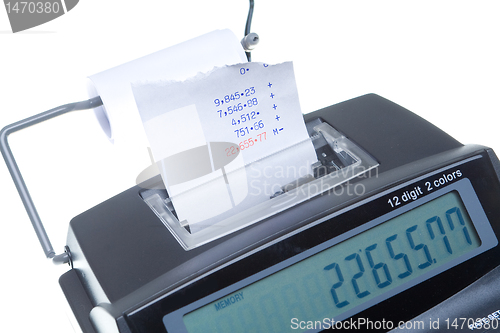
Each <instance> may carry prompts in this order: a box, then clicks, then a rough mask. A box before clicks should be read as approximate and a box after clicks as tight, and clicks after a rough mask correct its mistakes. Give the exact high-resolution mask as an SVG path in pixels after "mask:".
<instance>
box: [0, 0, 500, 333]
mask: <svg viewBox="0 0 500 333" xmlns="http://www.w3.org/2000/svg"><path fill="white" fill-rule="evenodd" d="M247 10H248V2H247V1H245V0H241V1H240V0H238V1H236V0H231V1H229V0H228V1H223V0H212V1H201V0H193V1H188V0H186V1H175V2H174V1H160V0H149V1H135V2H132V1H119V0H106V1H97V0H81V1H80V3H79V4H78V5H77V6H76V7H75V8H74V9H73V10H71V11H70V12H69V13H68V14H66V15H64V16H62V17H60V18H58V19H56V20H54V21H52V22H49V23H46V24H44V25H41V26H38V27H35V28H32V29H30V30H28V31H25V32H21V33H17V34H12V33H11V32H10V25H9V23H8V18H7V15H6V12H5V10H3V9H0V127H3V126H5V125H7V124H10V123H12V122H15V121H17V120H19V119H22V118H25V117H28V116H30V115H33V114H36V113H39V112H42V111H45V110H48V109H51V108H53V107H56V106H59V105H61V104H65V103H70V102H74V101H79V100H84V99H87V93H86V86H85V84H86V81H85V79H86V77H87V76H89V75H92V74H94V73H97V72H100V71H103V70H105V69H108V68H111V67H114V66H116V65H119V64H121V63H124V62H126V61H129V60H132V59H135V58H137V57H140V56H143V55H146V54H149V53H151V52H154V51H157V50H160V49H162V48H165V47H168V46H170V45H174V44H176V43H179V42H182V41H185V40H187V39H190V38H193V37H196V36H198V35H201V34H204V33H206V32H210V31H212V30H215V29H222V28H229V29H231V30H233V32H235V34H236V35H237V36H238V37H239V38H241V37H243V32H244V26H245V21H246V15H247ZM499 15H500V5H499V2H498V1H457V0H454V1H435V0H434V1H422V0H419V1H326V0H324V1H315V0H310V1H290V0H279V1H278V0H276V1H270V0H267V1H263V0H261V1H259V0H256V5H255V13H254V20H253V24H252V30H253V31H255V32H257V33H259V35H260V37H261V43H260V44H259V46H258V48H257V49H256V50H255V51H254V52H253V60H254V61H264V62H267V63H278V62H282V61H287V60H292V61H293V62H294V67H295V73H296V79H297V85H298V90H299V97H300V100H301V105H302V111H303V112H304V113H307V112H311V111H314V110H316V109H319V108H322V107H326V106H328V105H331V104H335V103H338V102H341V101H344V100H347V99H350V98H353V97H357V96H359V95H363V94H366V93H372V92H373V93H377V94H379V95H381V96H383V97H385V98H387V99H390V100H392V101H394V102H396V103H398V104H400V105H402V106H403V107H405V108H407V109H409V110H411V111H413V112H415V113H417V114H418V115H420V116H422V117H423V118H425V119H427V120H429V121H430V122H432V123H434V124H435V125H437V126H438V127H440V128H441V129H443V130H444V131H446V132H448V133H449V134H450V135H452V136H453V137H455V138H456V139H458V140H459V141H460V142H462V143H464V144H465V143H478V144H484V145H487V146H490V147H492V148H494V149H495V150H496V151H498V152H500V138H499V136H498V132H499V130H498V125H499V123H498V119H499V117H498V115H499V111H500V96H499V95H500V94H499V88H500V81H499V80H500V61H499V59H500V46H499V40H500V38H499V33H500V20H499ZM199 51H200V52H203V50H199ZM374 130H376V129H374ZM415 139H416V140H418V138H415ZM395 140H397V138H395ZM11 145H12V148H13V150H14V152H15V155H16V157H17V159H18V161H19V165H20V167H21V170H22V172H23V175H24V176H25V179H26V183H27V185H28V187H29V189H30V191H31V193H32V196H33V199H34V201H35V204H36V206H37V208H39V212H40V216H41V218H42V220H43V221H44V223H45V225H46V228H47V231H48V233H49V235H50V237H51V240H52V243H53V245H54V247H55V249H56V251H57V252H62V249H63V246H64V244H65V237H66V231H67V226H68V222H69V220H70V219H71V218H72V217H73V216H75V215H77V214H79V213H80V212H83V211H85V210H86V209H89V208H91V207H92V206H94V205H95V204H97V203H99V202H101V201H103V200H105V199H106V198H109V197H110V196H112V195H114V194H117V193H119V192H120V191H122V190H124V189H126V188H129V187H131V186H133V185H134V182H135V177H136V176H137V174H138V172H139V171H141V170H142V169H144V168H145V167H147V159H146V160H144V158H143V157H144V156H140V157H139V156H134V154H132V153H131V152H126V151H125V150H123V149H118V148H116V147H114V146H113V145H111V144H110V143H109V142H108V141H107V139H106V138H105V136H104V135H103V134H102V133H101V132H100V128H99V127H98V125H97V122H96V121H95V120H94V118H93V114H92V112H91V111H82V112H79V113H75V114H69V115H65V116H63V117H60V118H58V119H56V120H53V121H51V122H49V123H47V124H43V125H39V126H37V127H36V128H33V129H28V130H25V131H22V132H20V133H17V134H15V135H12V137H11ZM115 148H116V149H115ZM142 155H144V154H142ZM146 156H147V154H146ZM0 250H1V253H2V254H3V256H2V265H1V271H0V295H1V305H0V307H1V308H0V320H1V323H2V324H1V326H2V331H5V332H71V331H72V327H71V325H70V321H69V320H68V319H67V318H66V315H65V312H64V311H65V310H66V309H65V300H64V299H63V297H62V295H61V292H60V291H59V287H58V285H57V278H58V276H59V275H60V274H61V273H62V272H64V270H66V269H67V267H56V266H53V265H52V264H51V263H50V262H49V261H48V260H45V259H44V255H43V253H42V250H41V248H40V245H39V244H38V241H37V239H36V237H35V233H34V231H33V230H32V228H31V225H30V221H29V219H28V217H27V215H26V213H25V211H24V208H23V206H22V204H21V201H20V199H19V197H18V195H17V192H16V189H15V187H14V184H13V182H12V180H11V179H10V176H9V174H8V171H7V168H6V167H5V165H4V164H3V163H0Z"/></svg>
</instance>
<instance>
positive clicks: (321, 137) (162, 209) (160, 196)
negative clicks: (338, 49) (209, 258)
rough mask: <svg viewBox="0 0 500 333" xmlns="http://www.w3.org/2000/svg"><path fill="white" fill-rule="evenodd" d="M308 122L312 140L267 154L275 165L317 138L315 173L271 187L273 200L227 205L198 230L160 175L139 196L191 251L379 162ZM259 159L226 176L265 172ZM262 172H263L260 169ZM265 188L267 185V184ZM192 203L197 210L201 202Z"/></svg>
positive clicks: (325, 128)
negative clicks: (181, 215)
mask: <svg viewBox="0 0 500 333" xmlns="http://www.w3.org/2000/svg"><path fill="white" fill-rule="evenodd" d="M306 126H307V129H308V132H309V136H310V138H309V139H308V140H307V141H304V142H301V143H299V144H296V145H294V146H292V147H289V148H287V149H285V150H282V151H280V152H279V153H278V154H274V155H271V156H268V157H266V161H265V162H266V164H267V165H270V164H271V165H272V163H273V159H279V156H280V154H293V153H294V151H296V150H297V149H301V145H304V146H305V145H310V144H311V142H312V144H313V146H314V149H315V151H316V155H317V158H318V161H317V162H316V163H314V164H313V165H312V166H311V168H312V171H313V174H312V175H308V176H303V177H298V178H297V179H296V181H293V182H291V183H289V184H287V185H284V186H281V187H279V188H277V189H273V188H272V186H270V187H269V190H270V192H269V196H268V198H269V199H268V200H266V201H265V202H260V203H258V204H256V205H254V206H251V207H249V208H247V209H245V210H243V211H240V212H237V213H231V210H228V211H227V212H224V213H223V214H220V215H218V216H216V217H215V219H211V221H206V225H204V223H205V221H202V222H198V224H197V230H196V231H194V232H193V229H192V228H191V225H190V223H189V221H185V220H184V221H179V220H178V218H177V215H176V213H175V210H174V206H173V205H172V202H171V199H170V198H169V196H168V193H167V192H166V190H164V189H162V186H161V180H160V178H159V177H157V180H158V181H157V184H158V187H157V188H154V186H153V187H151V186H150V185H151V183H152V180H149V181H148V184H149V186H148V189H144V190H142V191H141V192H140V195H141V197H142V198H143V200H144V202H145V203H146V204H147V205H148V206H149V207H150V208H151V210H152V211H153V212H154V213H155V214H156V215H157V216H158V218H159V219H160V220H161V221H162V222H163V224H164V225H165V226H166V227H167V228H168V229H169V230H170V232H171V233H172V235H173V236H174V237H175V238H176V239H177V241H178V242H179V244H180V245H181V246H182V247H183V248H184V249H185V250H190V249H193V248H196V247H198V246H200V245H203V244H206V243H208V242H210V241H212V240H215V239H218V238H220V237H223V236H225V235H227V234H230V233H232V232H235V231H237V230H240V229H242V228H244V227H247V226H249V225H251V224H254V223H257V222H259V221H262V220H264V219H266V218H268V217H270V216H273V215H276V214H278V213H280V212H282V211H284V210H286V209H289V208H291V207H293V206H295V205H297V204H299V203H301V202H304V201H306V200H309V199H311V198H313V197H315V196H317V195H320V194H321V193H325V192H327V191H329V190H331V189H333V188H334V187H336V186H339V185H341V184H343V183H346V182H348V181H349V180H351V179H353V178H355V177H358V176H360V175H361V174H363V173H365V172H367V171H369V170H371V169H373V168H375V167H377V166H378V162H377V161H376V160H375V159H374V158H373V157H372V156H370V155H369V154H368V153H367V152H365V151H364V150H363V149H362V148H360V147H358V146H357V145H356V144H354V143H353V142H352V141H350V140H349V139H348V138H347V137H345V136H344V135H343V134H342V133H340V132H339V131H337V130H336V129H334V128H333V127H332V126H330V125H329V124H328V123H326V122H323V121H322V120H321V119H319V118H317V119H314V120H312V121H309V122H308V123H306ZM258 162H260V161H257V162H256V163H250V164H249V165H246V166H245V167H243V168H240V169H237V170H232V171H229V172H227V174H224V177H227V178H226V181H227V179H228V178H229V179H235V178H234V176H236V175H237V174H238V173H241V174H244V175H246V176H247V177H251V176H252V175H255V174H256V173H259V172H265V171H259V170H257V169H256V167H257V166H258ZM259 175H260V176H262V174H261V173H259ZM240 176H241V175H240ZM140 186H141V185H140ZM210 189H211V187H210V184H209V183H207V184H205V185H202V186H199V187H198V188H196V189H193V190H190V191H198V192H199V195H200V198H202V197H203V195H210V193H209V192H208V191H210ZM264 189H266V190H267V187H265V186H264ZM181 195H182V194H181ZM246 195H247V196H248V195H252V193H251V192H250V191H249V193H247V194H246ZM191 197H192V196H191ZM200 200H201V199H200ZM192 204H193V209H195V208H196V202H193V203H192ZM214 221H215V222H214ZM200 226H201V229H200Z"/></svg>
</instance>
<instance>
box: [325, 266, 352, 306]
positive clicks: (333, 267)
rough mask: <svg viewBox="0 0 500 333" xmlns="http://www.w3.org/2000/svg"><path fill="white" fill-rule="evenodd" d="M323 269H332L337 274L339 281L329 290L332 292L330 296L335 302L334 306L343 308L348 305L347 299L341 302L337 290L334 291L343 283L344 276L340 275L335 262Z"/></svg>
mask: <svg viewBox="0 0 500 333" xmlns="http://www.w3.org/2000/svg"><path fill="white" fill-rule="evenodd" d="M323 269H324V270H325V271H329V270H332V269H333V270H335V273H336V274H337V278H338V279H339V282H337V283H335V284H334V285H333V286H332V289H331V290H330V292H331V293H332V297H333V301H334V302H335V306H337V307H338V308H343V307H344V306H346V305H348V304H349V302H348V301H347V300H346V301H343V302H341V301H340V300H339V297H338V295H337V292H336V291H335V290H336V289H338V288H340V287H341V286H342V284H343V283H344V277H343V276H342V272H341V271H340V267H339V265H338V264H337V263H333V264H330V265H328V266H326V267H325V268H323Z"/></svg>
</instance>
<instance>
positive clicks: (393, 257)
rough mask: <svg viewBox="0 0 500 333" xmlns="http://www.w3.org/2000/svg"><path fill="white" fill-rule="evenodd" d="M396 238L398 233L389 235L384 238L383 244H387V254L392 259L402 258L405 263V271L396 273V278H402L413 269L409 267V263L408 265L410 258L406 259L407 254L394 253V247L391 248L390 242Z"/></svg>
mask: <svg viewBox="0 0 500 333" xmlns="http://www.w3.org/2000/svg"><path fill="white" fill-rule="evenodd" d="M396 238H398V235H397V234H396V235H392V236H391V237H388V238H387V239H386V240H385V245H387V249H388V250H389V254H390V256H391V258H392V259H394V260H401V259H403V262H404V263H405V266H406V272H403V273H401V274H399V275H398V278H400V279H404V278H405V277H407V276H410V275H411V273H413V269H412V268H411V265H410V260H409V259H408V256H407V255H406V254H404V253H402V252H401V253H398V254H395V253H394V249H393V248H392V244H391V243H392V242H393V241H395V240H396Z"/></svg>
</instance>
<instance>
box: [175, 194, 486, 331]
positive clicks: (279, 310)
mask: <svg viewBox="0 0 500 333" xmlns="http://www.w3.org/2000/svg"><path fill="white" fill-rule="evenodd" d="M480 245H481V240H480V238H479V236H478V233H477V231H476V229H475V228H474V225H473V223H472V221H471V218H470V217H469V213H468V212H467V210H466V208H465V206H464V204H463V202H462V200H461V198H460V196H459V194H458V192H457V191H452V192H448V193H446V194H444V195H442V196H440V197H437V198H435V199H433V200H431V201H428V202H426V203H424V204H422V205H420V206H417V207H416V208H413V209H411V210H409V211H407V212H405V213H403V214H401V215H399V216H396V217H393V218H391V219H389V220H387V221H385V222H383V223H381V224H378V225H377V226H375V227H373V228H371V229H368V230H366V231H364V232H361V233H359V234H357V235H356V236H354V237H351V238H349V239H347V240H345V241H343V242H340V243H338V244H336V245H334V246H332V247H330V248H328V249H326V250H323V251H321V252H319V253H316V254H315V255H313V256H311V257H309V258H307V259H304V260H302V261H299V262H297V263H295V264H293V265H291V266H289V267H287V268H285V269H283V270H281V271H278V272H276V273H274V274H272V275H269V276H267V277H265V278H263V279H261V280H259V281H257V282H254V283H252V284H250V285H248V286H246V287H244V288H241V289H239V290H236V291H234V292H232V293H230V294H227V295H226V296H225V297H222V298H219V299H217V300H216V301H214V302H211V303H209V304H207V305H205V306H202V307H200V308H199V309H197V310H195V311H192V312H190V313H188V314H186V315H184V317H183V320H184V324H185V326H186V328H187V331H188V332H190V333H197V332H200V333H201V332H207V331H211V332H228V333H234V332H287V331H290V332H298V331H301V330H300V329H296V328H297V327H295V329H294V328H293V322H294V321H293V320H294V318H295V319H296V322H300V321H323V320H324V319H325V318H332V319H335V318H340V317H342V315H343V314H346V313H347V312H349V311H350V310H353V309H355V308H356V307H358V308H359V306H360V305H363V304H365V303H369V302H370V301H371V302H374V301H377V302H380V301H383V300H384V299H386V298H388V297H390V296H392V295H393V294H394V292H395V290H398V292H401V291H403V290H406V289H409V288H411V287H413V286H414V285H416V284H418V283H420V282H421V281H422V275H424V274H426V273H427V272H429V271H436V270H437V271H440V270H445V269H448V268H449V267H448V265H446V264H447V263H449V262H450V261H453V260H454V259H457V260H460V259H458V258H460V257H462V256H463V257H467V256H466V254H467V253H469V252H470V251H472V250H474V249H475V248H477V247H479V246H480ZM344 318H345V316H344Z"/></svg>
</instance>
